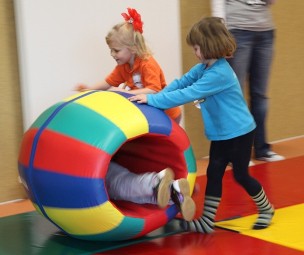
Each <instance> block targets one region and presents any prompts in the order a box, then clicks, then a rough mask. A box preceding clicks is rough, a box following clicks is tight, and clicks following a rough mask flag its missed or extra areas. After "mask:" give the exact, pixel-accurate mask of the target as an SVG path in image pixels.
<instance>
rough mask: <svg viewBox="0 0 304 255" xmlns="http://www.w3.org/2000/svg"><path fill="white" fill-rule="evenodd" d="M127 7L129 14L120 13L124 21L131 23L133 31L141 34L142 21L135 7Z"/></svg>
mask: <svg viewBox="0 0 304 255" xmlns="http://www.w3.org/2000/svg"><path fill="white" fill-rule="evenodd" d="M127 9H128V13H129V14H127V13H122V14H121V15H122V16H123V17H124V19H125V21H126V22H128V23H131V24H132V25H133V28H134V30H135V31H138V32H140V33H141V34H142V32H143V29H142V27H143V22H142V21H141V16H140V14H139V13H138V12H137V11H136V10H135V9H131V8H127Z"/></svg>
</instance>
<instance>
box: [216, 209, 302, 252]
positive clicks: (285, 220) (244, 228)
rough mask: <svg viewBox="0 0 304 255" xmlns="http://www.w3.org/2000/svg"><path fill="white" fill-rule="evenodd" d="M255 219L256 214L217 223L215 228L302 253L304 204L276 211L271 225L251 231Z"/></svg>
mask: <svg viewBox="0 0 304 255" xmlns="http://www.w3.org/2000/svg"><path fill="white" fill-rule="evenodd" d="M256 218H257V214H255V215H250V216H246V217H242V218H237V219H233V220H229V221H222V222H217V223H216V226H219V227H222V228H225V229H230V230H234V231H238V232H240V233H241V234H243V235H247V236H251V237H255V238H258V239H262V240H265V241H268V242H272V243H276V244H280V245H283V246H287V247H290V248H293V249H298V250H301V251H304V204H299V205H294V206H289V207H285V208H281V209H276V211H275V215H274V217H273V220H272V224H271V225H270V227H268V228H266V229H263V230H253V229H251V227H252V225H253V223H254V222H255V220H256Z"/></svg>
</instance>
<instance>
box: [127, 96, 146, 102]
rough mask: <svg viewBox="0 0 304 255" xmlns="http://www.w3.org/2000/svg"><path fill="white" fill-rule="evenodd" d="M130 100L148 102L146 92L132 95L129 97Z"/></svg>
mask: <svg viewBox="0 0 304 255" xmlns="http://www.w3.org/2000/svg"><path fill="white" fill-rule="evenodd" d="M129 100H130V101H131V102H133V101H137V103H140V104H145V103H147V95H146V94H140V95H135V96H131V97H129Z"/></svg>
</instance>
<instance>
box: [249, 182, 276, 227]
mask: <svg viewBox="0 0 304 255" xmlns="http://www.w3.org/2000/svg"><path fill="white" fill-rule="evenodd" d="M252 199H253V200H254V202H255V203H256V205H257V207H258V210H259V216H258V218H257V220H256V222H255V223H254V225H253V227H252V228H253V229H264V228H267V227H268V226H269V225H270V223H271V220H272V217H273V215H274V208H273V206H272V205H271V204H270V203H269V201H268V198H267V196H266V194H265V192H264V190H263V188H262V189H261V191H260V192H259V193H258V194H257V195H256V196H253V197H252Z"/></svg>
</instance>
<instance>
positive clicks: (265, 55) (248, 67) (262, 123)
mask: <svg viewBox="0 0 304 255" xmlns="http://www.w3.org/2000/svg"><path fill="white" fill-rule="evenodd" d="M231 33H232V34H233V35H234V37H235V39H236V42H237V50H236V52H235V53H234V56H233V58H231V59H228V62H229V63H230V65H231V67H232V68H233V69H234V71H235V73H236V75H237V77H238V79H239V81H240V84H241V87H242V90H243V91H244V88H245V85H246V82H247V81H248V85H249V96H250V98H249V107H250V110H251V113H252V115H253V117H254V119H255V122H256V124H257V128H256V131H255V138H254V153H255V157H256V158H257V159H261V160H266V161H275V160H281V159H283V157H282V156H279V155H277V154H275V153H273V152H271V149H270V145H269V144H268V143H267V134H266V133H267V132H266V118H267V113H268V98H267V90H268V83H269V74H270V68H271V63H272V59H273V43H274V31H273V30H270V31H262V32H255V31H247V30H238V29H233V30H231Z"/></svg>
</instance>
